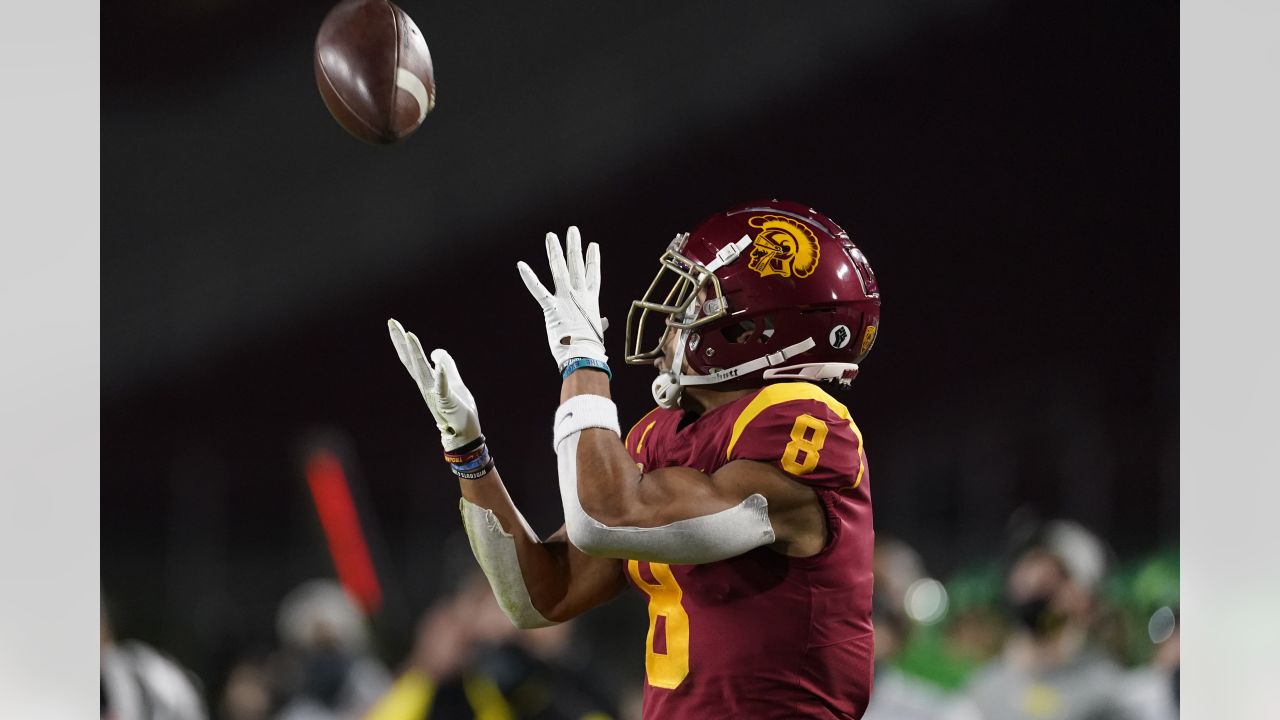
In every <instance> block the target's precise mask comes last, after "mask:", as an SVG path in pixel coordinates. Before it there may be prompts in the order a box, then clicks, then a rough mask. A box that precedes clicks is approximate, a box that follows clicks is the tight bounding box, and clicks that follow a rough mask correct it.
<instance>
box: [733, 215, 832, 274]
mask: <svg viewBox="0 0 1280 720" xmlns="http://www.w3.org/2000/svg"><path fill="white" fill-rule="evenodd" d="M747 224H748V225H750V226H751V227H754V228H760V232H759V233H758V234H757V235H756V236H755V238H754V240H753V241H752V244H751V261H750V262H749V263H747V267H749V268H751V269H752V270H755V271H756V273H758V274H759V275H760V277H769V276H770V275H778V276H781V277H792V276H793V275H794V276H795V277H797V278H806V277H809V276H810V275H812V274H813V271H814V270H816V269H817V268H818V256H819V248H818V239H817V238H816V237H814V235H813V232H812V231H811V230H809V228H807V227H805V226H804V225H803V224H801V223H798V222H796V221H795V220H792V219H790V218H786V217H783V216H781V215H757V216H755V217H753V218H750V219H748V220H747Z"/></svg>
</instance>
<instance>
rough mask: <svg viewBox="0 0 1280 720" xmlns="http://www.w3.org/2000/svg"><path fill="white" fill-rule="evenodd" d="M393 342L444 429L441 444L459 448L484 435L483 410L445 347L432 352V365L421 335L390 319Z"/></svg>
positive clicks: (389, 325)
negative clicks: (481, 412)
mask: <svg viewBox="0 0 1280 720" xmlns="http://www.w3.org/2000/svg"><path fill="white" fill-rule="evenodd" d="M387 330H389V331H390V332H391V342H392V344H394V345H395V346H396V354H397V355H399V356H400V362H402V363H404V367H405V369H406V370H408V371H409V374H410V375H412V376H413V381H414V382H416V383H417V384H418V390H419V391H420V392H421V393H422V399H423V400H426V401H427V407H428V408H430V409H431V416H432V417H434V418H435V420H436V427H437V428H439V429H440V444H441V445H443V446H444V449H445V450H456V449H458V448H460V447H462V446H463V445H466V444H467V443H469V442H471V441H472V440H475V439H476V438H478V437H480V414H479V413H478V412H476V401H475V398H473V397H471V391H470V390H468V389H467V386H466V385H465V384H463V382H462V376H461V375H459V374H458V366H457V365H455V364H454V362H453V358H452V357H450V356H449V353H447V352H445V351H444V350H436V351H434V352H432V353H431V359H432V360H433V361H434V362H435V366H434V367H432V365H431V363H430V362H427V355H426V353H424V352H423V351H422V343H420V342H418V336H417V335H414V334H413V333H406V332H405V331H404V328H403V327H401V325H400V323H398V322H396V321H395V320H388V321H387Z"/></svg>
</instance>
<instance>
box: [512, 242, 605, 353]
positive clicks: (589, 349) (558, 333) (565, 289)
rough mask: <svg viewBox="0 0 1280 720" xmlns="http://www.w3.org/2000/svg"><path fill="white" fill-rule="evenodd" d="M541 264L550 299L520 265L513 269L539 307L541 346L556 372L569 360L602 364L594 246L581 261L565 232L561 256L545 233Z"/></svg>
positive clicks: (597, 248)
mask: <svg viewBox="0 0 1280 720" xmlns="http://www.w3.org/2000/svg"><path fill="white" fill-rule="evenodd" d="M547 262H548V264H550V266H551V280H552V283H553V284H554V285H555V289H556V291H555V293H551V292H548V291H547V289H546V288H545V287H543V285H542V283H541V282H539V281H538V276H537V275H535V274H534V272H533V270H531V269H530V268H529V266H528V265H527V264H525V263H524V262H520V263H518V264H517V265H516V267H518V268H519V269H520V277H521V278H522V279H523V280H524V284H525V287H527V288H529V293H530V294H531V295H533V299H535V300H537V301H538V304H539V305H541V306H542V314H543V318H544V319H545V320H546V323H547V343H548V344H549V345H550V346H551V355H552V356H553V357H554V358H555V360H556V366H557V367H560V368H563V367H564V366H565V363H567V362H569V361H570V360H572V359H573V358H592V359H594V360H599V361H600V362H607V361H608V360H609V356H608V355H606V354H605V352H604V331H605V328H607V327H608V323H607V322H605V320H604V319H603V318H601V317H600V246H599V245H597V244H595V243H591V244H590V245H588V246H587V256H586V259H585V260H584V259H583V257H582V236H581V235H580V234H579V233H578V228H577V227H570V228H569V232H568V233H566V235H565V250H564V252H561V250H560V239H559V238H557V237H556V234H555V233H547Z"/></svg>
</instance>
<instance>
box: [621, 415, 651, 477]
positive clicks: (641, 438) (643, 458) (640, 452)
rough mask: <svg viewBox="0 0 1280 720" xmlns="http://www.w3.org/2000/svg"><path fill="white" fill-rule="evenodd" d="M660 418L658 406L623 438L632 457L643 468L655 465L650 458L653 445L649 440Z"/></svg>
mask: <svg viewBox="0 0 1280 720" xmlns="http://www.w3.org/2000/svg"><path fill="white" fill-rule="evenodd" d="M658 419H659V412H658V408H654V409H652V410H650V411H649V412H648V413H647V414H646V415H645V416H644V417H642V418H640V420H639V422H637V423H636V424H635V425H632V426H631V429H630V430H628V431H627V434H626V435H625V436H623V438H622V443H623V445H625V446H626V448H627V452H628V453H630V454H631V459H632V460H634V461H635V463H636V464H637V465H639V466H640V467H641V468H642V469H643V468H648V467H650V466H652V465H653V462H652V461H651V460H650V458H649V456H650V449H651V448H652V447H653V445H652V443H650V442H649V436H650V434H651V433H652V432H653V429H654V426H656V425H657V424H658Z"/></svg>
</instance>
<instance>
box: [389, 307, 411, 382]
mask: <svg viewBox="0 0 1280 720" xmlns="http://www.w3.org/2000/svg"><path fill="white" fill-rule="evenodd" d="M387 332H388V333H389V334H390V335H391V344H392V345H394V346H395V348H396V356H397V357H399V358H400V364H402V365H404V369H405V370H408V371H409V372H411V373H412V372H413V368H412V367H410V365H409V356H408V352H409V348H408V346H407V344H406V340H405V339H404V326H403V325H401V324H400V323H399V322H397V321H396V319H395V318H391V319H390V320H387Z"/></svg>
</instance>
